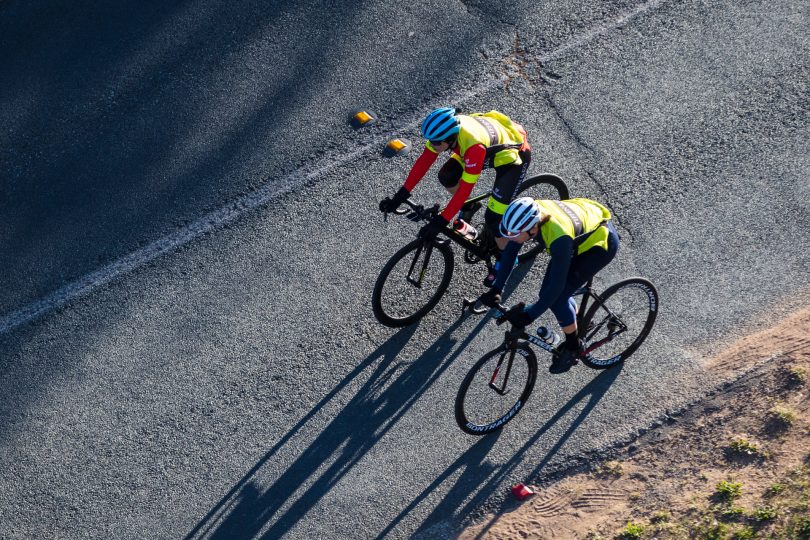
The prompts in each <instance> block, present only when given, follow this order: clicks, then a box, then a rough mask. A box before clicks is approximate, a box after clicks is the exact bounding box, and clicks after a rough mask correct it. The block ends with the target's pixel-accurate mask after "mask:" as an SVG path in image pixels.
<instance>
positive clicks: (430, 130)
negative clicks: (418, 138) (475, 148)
mask: <svg viewBox="0 0 810 540" xmlns="http://www.w3.org/2000/svg"><path fill="white" fill-rule="evenodd" d="M460 124H461V122H460V121H459V119H458V117H456V110H455V109H453V108H451V107H442V108H440V109H435V110H434V111H432V112H431V113H430V114H429V115H427V118H425V120H424V121H423V122H422V136H423V137H424V138H426V139H427V140H429V141H443V140H445V139H446V138H448V137H450V136H452V135H455V134H456V133H458V131H459V125H460Z"/></svg>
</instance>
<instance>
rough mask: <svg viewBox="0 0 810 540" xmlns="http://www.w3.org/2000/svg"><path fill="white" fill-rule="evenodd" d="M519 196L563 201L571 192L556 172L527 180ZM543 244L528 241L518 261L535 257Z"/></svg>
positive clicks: (521, 187)
mask: <svg viewBox="0 0 810 540" xmlns="http://www.w3.org/2000/svg"><path fill="white" fill-rule="evenodd" d="M518 197H532V198H533V199H550V200H554V201H562V200H565V199H568V198H569V197H570V194H569V192H568V186H566V185H565V182H564V181H563V179H562V178H560V177H559V176H557V175H556V174H551V173H543V174H538V175H537V176H532V177H531V178H529V179H527V180H525V181H524V182H523V183H522V184H521V185H520V189H519V190H518V192H517V195H515V198H518ZM542 247H543V246H542V245H541V244H539V243H537V242H526V243H524V244H523V247H522V248H521V250H520V253H519V254H518V261H520V262H523V261H525V260H528V259H533V258H534V257H536V256H537V254H538V253H540V250H541V248H542Z"/></svg>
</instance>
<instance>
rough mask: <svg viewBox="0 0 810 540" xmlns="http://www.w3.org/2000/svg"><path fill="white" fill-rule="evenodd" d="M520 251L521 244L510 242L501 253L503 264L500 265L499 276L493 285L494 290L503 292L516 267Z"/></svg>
mask: <svg viewBox="0 0 810 540" xmlns="http://www.w3.org/2000/svg"><path fill="white" fill-rule="evenodd" d="M519 251H520V244H518V243H517V242H509V243H508V244H506V247H505V248H503V252H501V263H500V265H498V276H497V277H496V278H495V282H494V283H493V284H492V288H493V289H497V290H499V291H502V290H503V287H504V285H506V281H507V280H508V279H509V275H510V274H511V273H512V268H514V267H515V259H517V256H518V252H519Z"/></svg>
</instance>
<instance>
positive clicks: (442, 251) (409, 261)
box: [371, 239, 453, 328]
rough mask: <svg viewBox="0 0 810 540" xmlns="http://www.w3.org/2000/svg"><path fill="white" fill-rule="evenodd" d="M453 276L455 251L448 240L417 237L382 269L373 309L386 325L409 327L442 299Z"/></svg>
mask: <svg viewBox="0 0 810 540" xmlns="http://www.w3.org/2000/svg"><path fill="white" fill-rule="evenodd" d="M452 276H453V250H452V249H451V248H450V246H449V245H448V244H447V243H446V242H442V241H435V240H431V241H427V242H426V241H424V240H421V239H416V240H414V241H413V242H410V243H409V244H406V245H405V246H404V247H403V248H402V249H400V250H399V251H397V252H396V253H394V255H393V256H392V257H391V258H390V259H389V260H388V262H387V263H386V264H385V266H383V268H382V270H381V271H380V275H379V276H378V277H377V282H376V283H375V284H374V292H373V293H372V294H371V309H372V310H373V311H374V316H375V317H376V318H377V320H378V321H380V322H381V323H382V324H384V325H386V326H390V327H392V328H399V327H401V326H408V325H409V324H413V323H415V322H416V321H418V320H419V319H421V318H422V317H424V316H425V314H427V313H428V312H429V311H430V310H431V309H433V308H434V307H436V304H438V303H439V300H441V297H442V295H444V293H445V291H447V287H448V286H449V285H450V278H451V277H452Z"/></svg>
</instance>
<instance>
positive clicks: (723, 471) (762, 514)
mask: <svg viewBox="0 0 810 540" xmlns="http://www.w3.org/2000/svg"><path fill="white" fill-rule="evenodd" d="M706 369H710V370H712V371H714V372H717V373H718V374H720V375H722V376H726V377H727V376H733V375H735V374H739V373H746V374H745V375H743V376H742V377H740V378H739V379H738V380H736V381H735V382H734V383H732V384H730V385H728V386H727V387H725V388H723V389H721V390H719V391H718V392H717V393H716V394H715V395H714V396H712V397H711V398H708V399H706V400H705V401H703V402H701V403H700V404H698V405H695V406H693V407H691V408H690V409H689V410H687V411H686V412H685V413H684V414H683V415H681V416H680V417H678V418H677V419H674V418H672V419H670V420H671V423H669V424H665V425H663V426H661V427H659V428H657V429H655V430H653V431H650V432H648V433H646V434H645V435H643V436H642V437H640V438H639V439H638V440H637V441H635V442H634V443H633V444H631V445H629V446H628V447H627V448H625V449H623V450H622V452H621V457H620V459H618V460H616V461H609V462H604V463H601V464H599V465H598V466H597V468H596V470H594V471H593V472H589V473H580V474H575V475H572V476H569V477H566V478H564V479H562V480H560V481H558V482H556V483H554V484H553V485H550V486H543V487H538V486H532V487H533V489H534V490H535V492H536V495H534V496H533V497H532V498H531V499H528V500H527V501H525V502H524V503H522V504H519V503H515V504H516V506H515V508H514V509H513V510H512V511H506V512H504V513H501V514H499V515H490V516H487V518H486V519H485V520H483V521H482V522H480V523H478V524H476V525H474V526H472V527H470V528H468V529H467V530H465V531H464V532H462V534H461V535H460V536H459V538H460V539H461V540H473V539H476V540H478V539H498V540H500V539H546V538H548V539H551V538H553V539H567V538H571V539H586V538H590V539H593V540H596V539H607V538H610V539H614V538H624V539H631V538H658V539H666V538H672V539H675V538H717V539H723V538H729V539H734V538H738V539H744V538H771V537H773V538H810V454H808V450H810V429H809V428H810V424H808V420H807V412H808V410H810V309H805V310H802V311H801V312H799V313H797V314H795V315H793V316H792V317H790V318H789V319H786V320H784V321H782V322H781V323H780V324H779V326H778V327H775V328H772V329H769V330H765V331H762V332H758V333H756V334H752V335H750V336H747V337H745V338H743V339H741V340H739V341H738V342H737V343H735V344H734V345H733V346H732V347H731V348H729V349H727V350H725V351H724V352H723V353H722V354H721V355H718V356H716V357H715V358H711V359H709V360H708V361H707V362H706Z"/></svg>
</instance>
